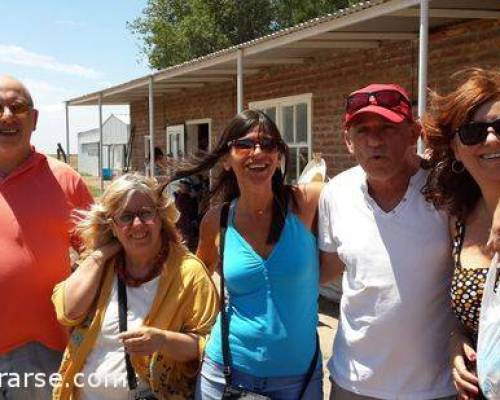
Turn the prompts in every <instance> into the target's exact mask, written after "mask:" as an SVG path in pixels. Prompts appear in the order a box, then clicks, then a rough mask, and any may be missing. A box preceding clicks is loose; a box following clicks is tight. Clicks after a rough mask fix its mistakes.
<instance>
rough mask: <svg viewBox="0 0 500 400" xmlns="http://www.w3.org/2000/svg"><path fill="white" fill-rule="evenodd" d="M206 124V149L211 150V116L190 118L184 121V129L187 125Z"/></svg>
mask: <svg viewBox="0 0 500 400" xmlns="http://www.w3.org/2000/svg"><path fill="white" fill-rule="evenodd" d="M200 124H208V151H212V118H201V119H190V120H188V121H186V130H187V126H189V125H200Z"/></svg>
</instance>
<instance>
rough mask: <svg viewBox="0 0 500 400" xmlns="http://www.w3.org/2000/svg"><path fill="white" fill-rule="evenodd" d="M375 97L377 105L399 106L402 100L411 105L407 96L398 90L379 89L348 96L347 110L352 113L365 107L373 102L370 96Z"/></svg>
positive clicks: (386, 106)
mask: <svg viewBox="0 0 500 400" xmlns="http://www.w3.org/2000/svg"><path fill="white" fill-rule="evenodd" d="M372 96H373V97H374V99H375V101H376V102H377V104H376V105H377V106H380V107H384V108H394V107H398V106H399V103H400V102H401V101H403V102H405V103H406V104H408V106H410V102H409V101H408V99H407V98H406V97H404V96H403V95H402V94H401V93H399V92H398V91H397V90H379V91H377V92H372V93H354V94H352V95H350V96H349V97H348V98H347V101H346V107H345V108H346V112H347V113H348V114H352V113H354V112H356V111H358V110H360V109H362V108H363V107H366V106H369V105H370V104H372V103H371V102H370V98H371V97H372Z"/></svg>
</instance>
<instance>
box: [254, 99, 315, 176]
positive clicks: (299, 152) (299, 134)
mask: <svg viewBox="0 0 500 400" xmlns="http://www.w3.org/2000/svg"><path fill="white" fill-rule="evenodd" d="M311 99H312V94H311V93H308V94H304V95H300V96H290V97H282V98H280V99H272V100H265V101H256V102H251V103H249V106H250V108H253V109H257V110H262V111H264V112H265V113H266V114H267V115H268V116H269V117H270V118H271V119H272V120H273V121H274V122H275V123H276V125H277V126H278V129H279V130H280V132H281V135H282V136H283V139H284V140H285V142H286V143H287V144H288V146H289V147H290V165H289V168H288V182H289V183H296V182H297V179H298V177H299V176H300V173H301V172H302V170H303V169H304V167H305V166H306V164H307V162H308V161H309V159H310V157H311V126H312V124H311Z"/></svg>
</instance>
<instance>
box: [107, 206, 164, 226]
mask: <svg viewBox="0 0 500 400" xmlns="http://www.w3.org/2000/svg"><path fill="white" fill-rule="evenodd" d="M156 214H157V211H156V208H151V207H144V208H141V209H140V210H139V211H137V212H128V211H125V212H123V213H121V214H120V215H116V216H114V217H113V221H115V223H116V224H117V225H119V226H129V225H132V223H133V222H134V221H135V218H136V217H137V218H139V219H140V220H141V222H142V223H143V224H150V223H152V222H153V221H154V219H155V217H156Z"/></svg>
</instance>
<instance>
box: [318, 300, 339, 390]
mask: <svg viewBox="0 0 500 400" xmlns="http://www.w3.org/2000/svg"><path fill="white" fill-rule="evenodd" d="M338 321H339V305H338V303H335V302H333V301H330V300H328V299H326V298H324V297H322V296H320V298H319V324H318V332H319V341H320V346H321V352H322V355H323V374H324V376H323V392H324V393H323V394H324V395H323V398H324V399H328V398H329V397H330V379H329V375H328V371H327V369H326V364H327V363H328V360H329V359H330V357H331V355H332V345H333V338H334V337H335V333H336V332H337V325H338Z"/></svg>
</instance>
